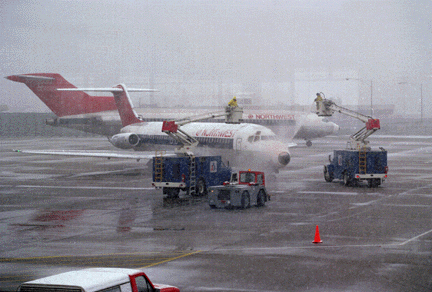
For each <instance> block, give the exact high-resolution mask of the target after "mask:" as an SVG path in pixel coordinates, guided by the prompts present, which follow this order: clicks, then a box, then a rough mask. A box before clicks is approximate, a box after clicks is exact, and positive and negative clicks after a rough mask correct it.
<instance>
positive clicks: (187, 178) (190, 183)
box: [152, 153, 231, 198]
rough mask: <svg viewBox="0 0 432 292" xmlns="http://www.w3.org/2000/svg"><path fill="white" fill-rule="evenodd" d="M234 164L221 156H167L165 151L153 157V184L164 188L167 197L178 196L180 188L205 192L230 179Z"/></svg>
mask: <svg viewBox="0 0 432 292" xmlns="http://www.w3.org/2000/svg"><path fill="white" fill-rule="evenodd" d="M230 176H231V168H230V167H228V166H226V165H225V164H224V163H223V161H222V158H221V157H220V156H199V157H197V156H194V155H193V154H190V155H187V156H178V157H165V156H163V155H162V153H159V154H157V155H156V156H155V157H154V158H153V184H152V185H153V186H154V187H156V188H162V190H163V194H164V196H165V197H167V198H178V197H179V194H180V192H181V191H182V192H185V193H186V194H189V195H192V196H204V195H206V194H207V189H208V188H209V187H210V186H214V185H220V184H222V183H223V182H225V181H228V180H229V179H230Z"/></svg>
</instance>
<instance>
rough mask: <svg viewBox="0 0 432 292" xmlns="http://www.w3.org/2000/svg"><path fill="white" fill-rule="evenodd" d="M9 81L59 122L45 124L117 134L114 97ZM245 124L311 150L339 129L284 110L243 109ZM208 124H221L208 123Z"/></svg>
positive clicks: (44, 78) (150, 114)
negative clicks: (35, 98) (27, 92)
mask: <svg viewBox="0 0 432 292" xmlns="http://www.w3.org/2000/svg"><path fill="white" fill-rule="evenodd" d="M6 78H7V79H9V80H12V81H16V82H21V83H24V84H26V85H27V87H28V88H30V90H32V91H33V92H34V93H35V94H36V95H37V96H38V97H39V98H40V99H41V100H42V101H43V102H44V103H45V104H46V105H47V106H48V107H49V108H50V109H51V111H52V112H53V113H54V114H56V115H57V117H58V118H55V119H52V120H48V121H47V124H49V125H51V126H60V127H67V128H74V129H77V130H80V131H84V132H90V133H95V134H100V135H105V136H112V135H114V134H116V133H118V132H119V130H120V128H121V126H122V125H121V121H120V118H119V114H118V111H117V106H116V104H115V101H114V98H113V96H91V95H89V94H87V93H85V92H83V91H75V92H65V91H57V90H56V89H57V88H76V87H75V86H74V85H72V84H71V83H69V82H68V81H67V80H66V79H64V78H63V77H62V76H61V75H60V74H56V73H34V74H22V75H11V76H7V77H6ZM136 110H137V112H138V114H139V115H140V116H141V117H142V120H143V121H147V122H151V121H160V122H161V121H164V120H178V119H182V118H184V117H188V116H191V115H192V113H194V114H199V113H204V112H205V111H206V110H203V109H176V110H173V109H172V108H145V109H136ZM243 121H244V122H245V123H253V124H258V125H264V126H266V127H268V128H270V129H271V130H273V131H274V132H275V133H276V134H277V135H278V136H279V137H281V138H283V139H286V140H289V141H291V140H292V139H303V140H305V141H306V145H308V146H311V145H312V142H311V140H313V139H317V138H321V137H325V136H328V135H332V134H336V133H337V132H338V131H339V126H338V125H336V124H335V123H332V122H326V120H324V119H323V118H321V117H318V116H317V115H316V114H315V113H304V112H299V111H294V112H293V111H287V110H265V109H247V108H246V109H245V111H244V113H243ZM208 122H221V121H220V120H209V121H208Z"/></svg>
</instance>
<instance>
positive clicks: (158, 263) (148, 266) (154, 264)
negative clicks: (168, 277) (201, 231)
mask: <svg viewBox="0 0 432 292" xmlns="http://www.w3.org/2000/svg"><path fill="white" fill-rule="evenodd" d="M200 252H203V251H202V250H197V251H194V252H190V253H187V254H183V255H181V256H178V257H173V258H169V259H167V260H164V261H160V262H157V263H153V264H150V265H147V266H144V267H141V268H138V269H139V270H142V269H145V268H150V267H153V266H157V265H160V264H163V263H167V262H171V261H174V260H177V259H180V258H184V257H187V256H190V255H193V254H197V253H200Z"/></svg>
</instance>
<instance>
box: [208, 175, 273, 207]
mask: <svg viewBox="0 0 432 292" xmlns="http://www.w3.org/2000/svg"><path fill="white" fill-rule="evenodd" d="M268 200H270V195H269V194H268V192H267V190H266V187H265V175H264V172H260V171H251V170H250V169H249V170H247V171H239V172H238V173H237V172H234V173H232V174H231V179H230V181H229V182H228V181H227V182H224V183H223V185H219V186H212V187H210V188H209V189H208V202H209V206H210V208H212V209H214V208H233V207H240V208H242V209H246V208H249V207H250V206H251V205H256V206H257V207H262V206H264V205H265V203H266V202H267V201H268Z"/></svg>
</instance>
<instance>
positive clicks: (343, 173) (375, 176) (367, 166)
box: [315, 93, 388, 187]
mask: <svg viewBox="0 0 432 292" xmlns="http://www.w3.org/2000/svg"><path fill="white" fill-rule="evenodd" d="M315 102H316V114H317V115H318V116H332V115H333V114H334V113H335V112H338V113H341V114H344V115H348V116H350V117H353V118H357V119H359V120H360V121H362V122H364V123H365V126H364V127H363V128H362V129H360V130H359V131H358V132H356V133H354V134H353V135H351V136H350V138H349V141H348V143H347V146H346V149H345V150H334V153H333V158H331V157H329V160H330V164H329V165H325V166H324V179H325V180H326V181H327V182H331V181H333V179H335V178H336V179H342V180H343V182H344V184H345V185H355V184H357V183H358V182H360V181H367V182H368V186H369V187H377V186H379V185H380V184H381V183H382V182H383V181H384V180H385V179H386V178H387V172H388V166H387V151H386V150H385V149H384V148H382V147H380V148H379V149H380V150H375V151H374V150H372V149H371V147H369V141H366V140H365V139H366V138H368V137H369V136H370V135H372V134H373V133H375V132H376V131H378V130H379V129H380V121H379V119H373V118H372V117H370V116H366V115H363V114H360V113H357V112H354V111H352V110H349V109H347V108H344V107H341V106H338V105H337V104H335V103H334V102H333V101H331V100H328V99H325V97H323V94H322V93H321V94H320V95H319V96H318V97H317V99H315Z"/></svg>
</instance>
